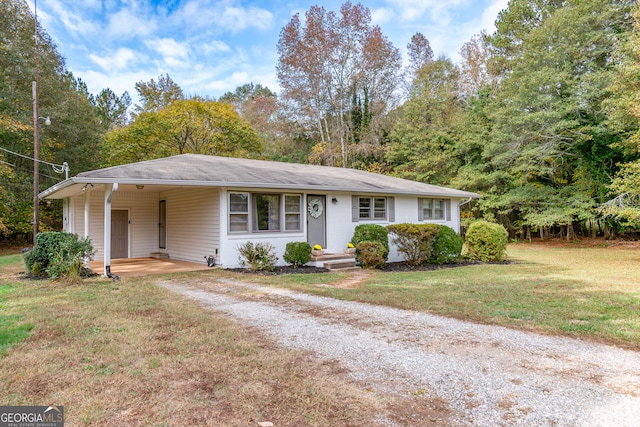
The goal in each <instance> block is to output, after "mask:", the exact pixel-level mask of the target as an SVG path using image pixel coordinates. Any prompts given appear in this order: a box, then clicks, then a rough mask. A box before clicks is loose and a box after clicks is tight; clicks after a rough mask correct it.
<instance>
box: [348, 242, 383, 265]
mask: <svg viewBox="0 0 640 427" xmlns="http://www.w3.org/2000/svg"><path fill="white" fill-rule="evenodd" d="M387 255H389V251H388V250H387V248H385V247H384V245H383V244H382V243H380V242H371V241H364V242H360V243H358V245H357V246H356V257H357V259H358V261H359V263H360V265H361V266H362V267H363V268H382V267H384V264H385V263H386V259H387Z"/></svg>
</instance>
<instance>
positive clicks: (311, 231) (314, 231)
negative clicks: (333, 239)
mask: <svg viewBox="0 0 640 427" xmlns="http://www.w3.org/2000/svg"><path fill="white" fill-rule="evenodd" d="M326 201H327V198H326V197H325V196H319V195H314V194H309V195H307V242H309V244H310V245H311V246H312V247H313V246H314V245H320V246H322V247H323V248H326V247H327V246H326V245H327V233H326V212H325V207H326Z"/></svg>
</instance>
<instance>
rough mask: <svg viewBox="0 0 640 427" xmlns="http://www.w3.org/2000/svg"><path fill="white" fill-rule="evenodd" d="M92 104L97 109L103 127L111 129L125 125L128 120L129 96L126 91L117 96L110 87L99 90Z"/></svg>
mask: <svg viewBox="0 0 640 427" xmlns="http://www.w3.org/2000/svg"><path fill="white" fill-rule="evenodd" d="M94 104H95V106H96V107H97V109H98V115H99V116H100V120H101V122H102V124H103V125H104V127H105V129H107V130H112V129H114V128H117V127H122V126H125V125H126V124H127V123H128V122H129V117H128V113H129V107H131V97H130V96H129V93H128V92H124V93H123V94H122V95H121V96H118V95H116V94H115V92H113V91H112V90H111V89H109V88H106V89H103V90H101V91H100V93H98V95H97V96H96V97H95V100H94Z"/></svg>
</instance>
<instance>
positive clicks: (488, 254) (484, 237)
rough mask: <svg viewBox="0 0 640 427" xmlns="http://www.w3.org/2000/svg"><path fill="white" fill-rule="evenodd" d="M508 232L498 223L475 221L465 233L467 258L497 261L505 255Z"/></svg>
mask: <svg viewBox="0 0 640 427" xmlns="http://www.w3.org/2000/svg"><path fill="white" fill-rule="evenodd" d="M508 238H509V233H507V230H506V229H505V228H504V227H503V226H502V225H500V224H495V223H492V222H489V221H484V220H482V221H476V222H474V223H472V224H471V225H470V226H469V229H468V230H467V234H466V242H467V254H466V255H467V258H469V259H474V260H480V261H483V262H499V261H502V260H503V259H504V258H505V256H506V250H507V241H508Z"/></svg>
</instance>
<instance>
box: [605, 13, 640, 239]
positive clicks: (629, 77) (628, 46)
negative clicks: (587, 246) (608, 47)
mask: <svg viewBox="0 0 640 427" xmlns="http://www.w3.org/2000/svg"><path fill="white" fill-rule="evenodd" d="M616 57H617V58H619V63H618V66H617V67H616V69H615V74H614V78H613V79H612V82H611V86H610V90H611V92H612V97H611V99H610V100H609V102H608V104H607V107H608V108H607V110H608V112H609V120H608V124H609V125H610V126H611V128H612V129H614V130H615V132H616V133H617V134H618V135H619V136H620V142H619V144H617V145H618V146H619V147H621V148H622V149H623V150H624V152H625V154H626V155H627V159H628V161H627V162H626V163H623V164H622V165H621V168H620V170H619V171H618V172H617V173H616V176H615V177H614V179H613V181H612V183H611V185H610V187H609V188H610V190H611V193H612V194H611V196H610V197H611V200H609V201H607V203H605V204H603V206H602V212H603V214H605V215H606V216H607V218H609V219H611V220H613V221H614V222H615V223H617V224H619V225H621V226H622V227H625V228H627V227H628V228H632V229H635V230H637V229H640V6H636V7H635V9H634V11H633V31H631V32H629V33H628V38H627V39H626V40H625V41H624V42H623V43H620V44H619V45H618V50H617V54H616Z"/></svg>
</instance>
